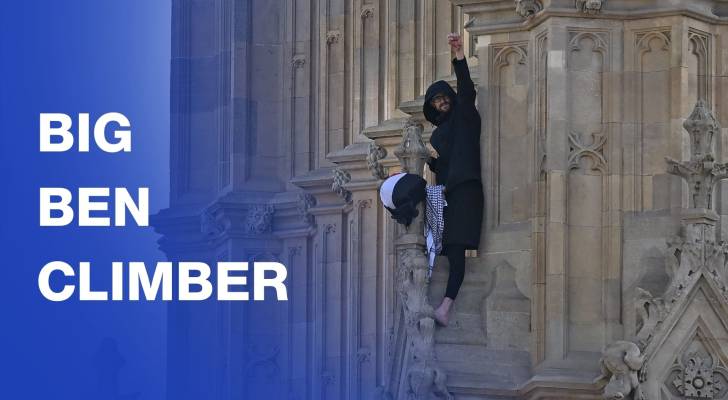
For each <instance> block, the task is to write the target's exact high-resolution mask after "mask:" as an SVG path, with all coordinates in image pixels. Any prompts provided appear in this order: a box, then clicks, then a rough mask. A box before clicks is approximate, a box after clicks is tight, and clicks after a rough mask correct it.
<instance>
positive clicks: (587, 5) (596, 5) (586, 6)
mask: <svg viewBox="0 0 728 400" xmlns="http://www.w3.org/2000/svg"><path fill="white" fill-rule="evenodd" d="M604 1H605V0H576V9H577V10H579V11H581V12H583V13H586V14H597V13H599V11H601V10H602V5H603V4H604Z"/></svg>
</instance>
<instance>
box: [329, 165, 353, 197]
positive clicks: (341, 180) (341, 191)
mask: <svg viewBox="0 0 728 400" xmlns="http://www.w3.org/2000/svg"><path fill="white" fill-rule="evenodd" d="M349 181H351V175H350V174H349V173H348V172H346V171H345V170H343V169H341V168H336V169H334V182H333V183H332V184H331V190H333V191H334V192H335V193H336V194H338V195H339V196H340V197H341V198H342V199H344V201H345V202H347V203H351V192H350V191H348V190H347V189H345V188H344V185H346V184H347V183H349Z"/></svg>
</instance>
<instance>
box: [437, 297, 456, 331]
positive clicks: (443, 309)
mask: <svg viewBox="0 0 728 400" xmlns="http://www.w3.org/2000/svg"><path fill="white" fill-rule="evenodd" d="M452 302H453V299H451V298H449V297H445V298H444V299H442V303H440V306H439V307H437V308H436V309H435V322H437V323H438V324H440V325H442V326H447V324H448V323H449V321H450V307H452Z"/></svg>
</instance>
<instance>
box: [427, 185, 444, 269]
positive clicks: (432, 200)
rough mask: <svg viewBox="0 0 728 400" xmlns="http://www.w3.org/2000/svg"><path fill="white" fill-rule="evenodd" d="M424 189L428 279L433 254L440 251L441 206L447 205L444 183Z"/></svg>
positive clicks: (431, 267) (433, 257)
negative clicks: (425, 198) (425, 193)
mask: <svg viewBox="0 0 728 400" xmlns="http://www.w3.org/2000/svg"><path fill="white" fill-rule="evenodd" d="M425 190H426V191H427V204H426V206H425V237H426V238H427V260H428V262H429V268H428V270H427V279H428V280H429V279H430V276H432V269H433V267H434V266H435V256H436V255H438V254H440V252H441V251H442V232H443V230H444V229H445V219H444V218H443V208H444V207H445V206H446V205H447V201H445V193H444V190H445V185H430V186H427V187H426V188H425Z"/></svg>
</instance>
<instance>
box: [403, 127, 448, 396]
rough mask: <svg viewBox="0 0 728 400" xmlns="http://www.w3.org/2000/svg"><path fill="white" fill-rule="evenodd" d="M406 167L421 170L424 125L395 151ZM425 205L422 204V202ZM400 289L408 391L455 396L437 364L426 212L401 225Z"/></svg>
mask: <svg viewBox="0 0 728 400" xmlns="http://www.w3.org/2000/svg"><path fill="white" fill-rule="evenodd" d="M395 154H396V155H397V157H398V158H399V161H400V164H401V165H402V167H403V169H404V170H405V171H407V172H409V173H417V174H419V173H421V171H422V169H423V167H424V164H425V160H426V159H427V157H428V156H429V152H428V151H427V148H426V147H425V145H424V143H422V125H420V124H417V123H414V122H412V121H410V122H408V124H407V126H406V127H405V131H404V135H403V138H402V143H401V144H400V146H399V148H398V149H397V150H396V151H395ZM420 207H421V206H420ZM398 229H399V234H398V237H397V242H396V244H395V248H396V250H397V255H398V262H397V271H396V276H397V292H398V294H399V298H400V302H401V304H402V307H403V311H404V319H405V326H406V332H407V345H408V347H409V352H408V355H409V358H408V359H406V360H405V364H404V365H403V366H402V370H403V371H406V372H405V374H406V375H405V376H406V382H407V395H408V397H409V399H411V400H419V399H428V398H431V397H432V395H437V396H440V397H442V398H445V399H448V400H452V399H453V397H452V395H451V394H450V393H449V392H448V391H447V387H446V386H445V381H446V379H447V376H446V375H445V373H444V372H443V371H442V370H441V369H440V368H439V367H438V366H437V359H436V356H435V343H434V335H435V320H434V319H433V309H432V306H431V305H430V303H429V301H428V298H427V286H428V284H427V269H428V263H427V258H426V257H425V246H424V238H423V235H422V229H423V213H422V212H420V213H419V215H418V216H417V217H415V219H414V221H412V223H411V224H410V225H409V226H407V227H404V226H398Z"/></svg>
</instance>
